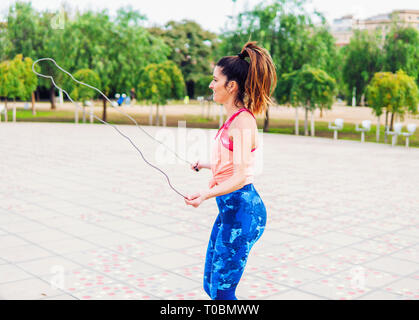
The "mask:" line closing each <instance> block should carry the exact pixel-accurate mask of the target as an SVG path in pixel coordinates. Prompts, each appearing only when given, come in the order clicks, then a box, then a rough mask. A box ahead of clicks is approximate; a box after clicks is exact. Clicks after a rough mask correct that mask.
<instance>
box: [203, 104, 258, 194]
mask: <svg viewBox="0 0 419 320" xmlns="http://www.w3.org/2000/svg"><path fill="white" fill-rule="evenodd" d="M243 111H247V112H249V113H250V114H251V115H252V116H253V118H255V116H254V115H253V113H252V112H251V111H249V110H248V109H247V108H242V109H240V110H238V111H237V112H236V113H234V114H233V115H232V116H231V117H230V118H229V119H228V120H227V121H226V122H225V123H224V124H223V125H222V127H221V128H220V129H219V130H218V132H217V135H216V136H215V139H214V140H215V143H214V145H213V149H212V153H211V171H212V175H213V178H212V179H211V180H210V181H209V188H213V187H214V186H215V185H218V184H220V183H221V182H223V181H225V180H227V179H229V178H230V177H231V176H232V175H233V173H234V165H233V141H231V140H230V138H229V136H228V128H229V127H230V124H231V122H232V121H233V120H234V118H236V117H237V116H238V115H239V114H240V113H241V112H243ZM255 119H256V118H255ZM220 133H221V134H220ZM217 138H218V139H217ZM255 149H256V148H253V149H252V154H251V157H250V163H249V165H248V167H247V168H246V170H245V175H246V181H245V184H249V183H253V176H254V153H253V151H255Z"/></svg>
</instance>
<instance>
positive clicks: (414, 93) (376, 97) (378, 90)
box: [367, 70, 419, 142]
mask: <svg viewBox="0 0 419 320" xmlns="http://www.w3.org/2000/svg"><path fill="white" fill-rule="evenodd" d="M367 99H368V104H369V106H370V107H371V108H372V111H373V113H374V114H375V115H376V116H377V118H378V122H377V130H379V125H380V122H379V117H380V115H381V114H382V113H383V109H385V111H386V119H385V127H386V130H385V142H387V127H388V126H387V121H388V114H389V113H391V121H390V130H393V121H394V115H395V114H398V115H399V116H400V118H401V119H403V117H404V115H405V114H406V113H407V112H409V113H412V114H416V113H417V106H418V104H419V90H418V87H417V85H416V83H415V81H414V79H413V77H410V76H408V75H407V74H406V73H405V72H404V71H402V70H399V71H398V72H397V73H395V74H394V73H391V72H377V73H376V74H375V75H374V77H373V79H372V80H371V83H370V84H369V85H368V90H367ZM378 140H379V135H378V134H377V141H378Z"/></svg>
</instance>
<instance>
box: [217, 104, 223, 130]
mask: <svg viewBox="0 0 419 320" xmlns="http://www.w3.org/2000/svg"><path fill="white" fill-rule="evenodd" d="M223 123H224V113H223V106H222V105H220V112H219V121H218V127H219V128H221V126H222V125H223Z"/></svg>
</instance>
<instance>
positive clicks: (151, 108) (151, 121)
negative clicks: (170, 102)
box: [148, 105, 153, 126]
mask: <svg viewBox="0 0 419 320" xmlns="http://www.w3.org/2000/svg"><path fill="white" fill-rule="evenodd" d="M148 124H149V125H150V126H152V125H153V105H150V114H149V115H148Z"/></svg>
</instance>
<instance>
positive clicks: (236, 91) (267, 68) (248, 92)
mask: <svg viewBox="0 0 419 320" xmlns="http://www.w3.org/2000/svg"><path fill="white" fill-rule="evenodd" d="M246 57H248V58H249V60H250V62H248V61H247V60H246V59H245V58H246ZM213 76H214V80H213V81H212V82H211V84H210V86H209V87H210V88H211V89H212V90H213V91H214V97H213V99H214V101H216V102H218V103H221V104H223V103H225V102H226V101H228V99H230V98H231V97H232V96H233V97H234V102H235V104H236V105H237V106H242V105H244V106H246V107H247V108H248V109H249V110H250V111H252V112H253V113H254V114H259V113H263V112H264V111H265V109H266V107H267V105H268V104H271V103H272V101H271V99H270V97H271V94H272V92H273V90H274V89H275V86H276V72H275V65H274V63H273V61H272V58H271V56H270V55H269V53H268V51H266V50H265V49H263V48H261V47H259V46H257V45H256V42H255V41H253V42H247V43H246V44H245V45H244V47H243V49H242V50H241V52H240V54H239V55H236V56H228V57H223V58H221V59H220V61H218V62H217V64H216V65H215V68H214V74H213Z"/></svg>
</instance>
